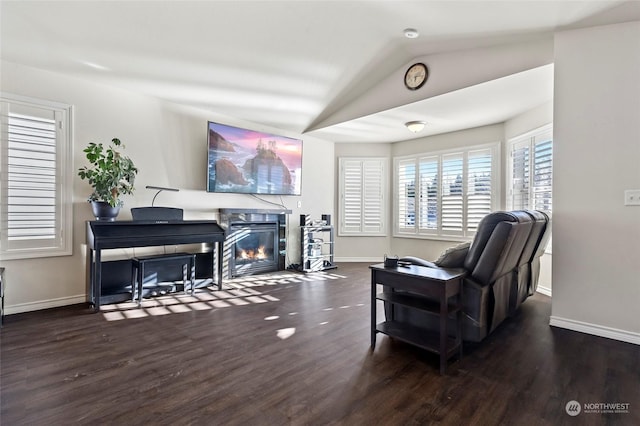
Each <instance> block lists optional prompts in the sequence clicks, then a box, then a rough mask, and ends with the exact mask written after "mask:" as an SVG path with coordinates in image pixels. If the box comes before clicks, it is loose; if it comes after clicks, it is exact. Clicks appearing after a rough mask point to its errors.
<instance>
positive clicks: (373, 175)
mask: <svg viewBox="0 0 640 426" xmlns="http://www.w3.org/2000/svg"><path fill="white" fill-rule="evenodd" d="M383 166H384V164H383V162H382V161H381V160H369V161H365V162H363V165H362V169H363V170H362V171H363V176H364V181H363V185H362V187H363V191H362V192H363V194H364V200H363V212H364V220H363V228H362V230H363V231H364V232H365V233H380V232H383V231H384V218H383V213H384V194H383V190H384V184H383V183H384V181H383V179H384V167H383Z"/></svg>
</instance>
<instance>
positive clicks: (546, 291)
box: [536, 284, 551, 297]
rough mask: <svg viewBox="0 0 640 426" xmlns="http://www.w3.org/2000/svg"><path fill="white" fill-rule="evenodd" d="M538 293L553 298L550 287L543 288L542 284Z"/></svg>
mask: <svg viewBox="0 0 640 426" xmlns="http://www.w3.org/2000/svg"><path fill="white" fill-rule="evenodd" d="M536 292H538V293H540V294H544V295H545V296H549V297H551V289H550V288H549V287H545V286H541V285H540V284H538V287H537V288H536Z"/></svg>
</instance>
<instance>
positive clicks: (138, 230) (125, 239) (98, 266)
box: [87, 220, 225, 311]
mask: <svg viewBox="0 0 640 426" xmlns="http://www.w3.org/2000/svg"><path fill="white" fill-rule="evenodd" d="M224 238H225V233H224V229H222V228H221V227H220V225H218V223H217V222H216V221H215V220H185V221H166V222H155V221H115V222H104V221H90V222H87V267H88V276H87V297H88V302H89V303H90V304H92V305H93V307H94V310H95V311H99V310H100V296H101V290H102V261H101V251H102V250H106V249H117V248H133V247H151V246H163V245H177V244H197V243H216V252H217V256H213V259H214V260H213V262H214V265H213V271H214V275H215V276H214V280H217V283H218V289H219V290H222V257H223V255H222V253H223V243H224ZM216 258H217V260H218V261H217V265H216ZM216 266H217V267H216Z"/></svg>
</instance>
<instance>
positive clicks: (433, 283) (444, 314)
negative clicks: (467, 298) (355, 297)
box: [369, 263, 465, 374]
mask: <svg viewBox="0 0 640 426" xmlns="http://www.w3.org/2000/svg"><path fill="white" fill-rule="evenodd" d="M369 269H371V348H375V346H376V333H384V334H386V335H388V336H391V337H394V338H396V339H398V340H402V341H404V342H407V343H410V344H412V345H416V346H419V347H421V348H423V349H426V350H428V351H431V352H435V353H437V354H439V355H440V374H444V372H445V368H446V365H447V360H448V359H449V358H450V357H451V356H453V355H454V354H455V353H456V352H457V353H458V354H459V357H460V359H461V358H462V301H463V293H462V291H463V290H462V279H463V278H464V276H465V271H464V270H462V269H441V268H427V267H424V266H414V265H411V266H396V267H391V268H387V267H385V266H384V264H382V263H381V264H378V265H372V266H370V267H369ZM378 284H380V285H382V286H386V287H388V288H389V289H390V291H388V292H382V293H377V286H378ZM395 290H405V291H409V292H412V293H413V295H407V294H406V293H402V292H396V291H395ZM453 297H455V300H454V301H453V302H452V301H451V300H450V299H451V298H453ZM377 300H382V301H384V302H386V303H388V304H389V308H390V309H389V311H390V312H389V313H390V315H389V317H388V318H387V321H384V322H381V323H379V324H376V320H377V313H376V301H377ZM394 305H403V306H407V307H409V308H411V309H418V310H421V311H424V312H429V313H431V314H434V315H436V316H438V317H439V327H438V331H437V332H435V333H431V332H429V331H427V330H424V329H421V328H417V327H414V326H411V325H409V324H404V323H399V322H396V321H395V315H394V311H395V309H394ZM451 313H456V333H455V336H454V337H449V336H448V335H447V320H448V318H449V314H451Z"/></svg>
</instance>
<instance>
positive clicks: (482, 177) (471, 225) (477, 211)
mask: <svg viewBox="0 0 640 426" xmlns="http://www.w3.org/2000/svg"><path fill="white" fill-rule="evenodd" d="M492 164H493V158H492V155H491V150H490V149H483V150H478V151H470V152H469V155H468V159H467V191H466V194H467V231H468V232H475V231H476V230H477V229H478V224H479V223H480V220H481V219H482V218H483V217H485V216H486V215H487V214H489V213H491V210H492V208H491V207H492V203H491V201H492V199H491V193H492V192H493V188H492V181H493V180H492Z"/></svg>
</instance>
